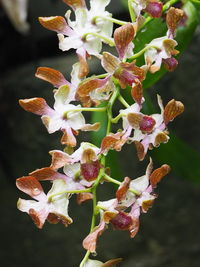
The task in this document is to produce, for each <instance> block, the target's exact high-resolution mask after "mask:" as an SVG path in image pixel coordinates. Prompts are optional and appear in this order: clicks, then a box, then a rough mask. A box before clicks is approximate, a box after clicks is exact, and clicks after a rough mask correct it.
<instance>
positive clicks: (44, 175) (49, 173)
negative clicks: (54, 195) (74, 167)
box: [29, 167, 66, 181]
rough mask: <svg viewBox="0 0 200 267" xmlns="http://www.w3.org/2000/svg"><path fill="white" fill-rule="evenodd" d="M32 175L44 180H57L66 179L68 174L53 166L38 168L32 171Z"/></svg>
mask: <svg viewBox="0 0 200 267" xmlns="http://www.w3.org/2000/svg"><path fill="white" fill-rule="evenodd" d="M29 174H30V175H31V176H33V177H35V178H36V179H37V180H39V181H44V180H56V179H64V180H65V179H66V175H64V174H61V173H59V172H57V171H55V170H54V169H52V168H51V167H45V168H41V169H37V170H35V171H33V172H31V173H29Z"/></svg>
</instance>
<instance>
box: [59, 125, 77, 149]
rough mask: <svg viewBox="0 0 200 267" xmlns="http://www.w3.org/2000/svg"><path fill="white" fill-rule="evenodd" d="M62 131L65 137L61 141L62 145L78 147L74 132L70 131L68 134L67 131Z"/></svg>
mask: <svg viewBox="0 0 200 267" xmlns="http://www.w3.org/2000/svg"><path fill="white" fill-rule="evenodd" d="M62 131H63V135H62V137H61V140H60V142H61V144H62V145H67V146H71V147H75V146H76V138H75V137H74V134H73V132H72V130H70V133H69V132H67V131H66V130H65V129H62Z"/></svg>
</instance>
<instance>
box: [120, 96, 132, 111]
mask: <svg viewBox="0 0 200 267" xmlns="http://www.w3.org/2000/svg"><path fill="white" fill-rule="evenodd" d="M118 100H119V101H120V102H121V103H122V105H124V106H125V107H126V108H129V107H130V105H129V104H128V103H127V102H126V100H125V99H124V98H123V97H122V96H121V95H119V96H118Z"/></svg>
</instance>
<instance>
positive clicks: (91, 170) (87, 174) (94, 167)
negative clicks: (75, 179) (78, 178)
mask: <svg viewBox="0 0 200 267" xmlns="http://www.w3.org/2000/svg"><path fill="white" fill-rule="evenodd" d="M99 169H100V164H99V161H98V160H97V161H92V162H88V163H83V164H81V175H82V176H83V178H84V179H85V180H87V181H88V182H90V181H93V180H95V179H96V178H97V176H98V174H99Z"/></svg>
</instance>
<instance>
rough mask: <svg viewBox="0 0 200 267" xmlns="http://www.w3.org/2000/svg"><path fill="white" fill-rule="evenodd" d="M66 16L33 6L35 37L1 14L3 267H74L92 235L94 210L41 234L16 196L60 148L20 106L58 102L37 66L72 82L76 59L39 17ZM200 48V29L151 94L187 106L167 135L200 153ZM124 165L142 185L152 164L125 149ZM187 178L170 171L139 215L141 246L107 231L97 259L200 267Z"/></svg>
mask: <svg viewBox="0 0 200 267" xmlns="http://www.w3.org/2000/svg"><path fill="white" fill-rule="evenodd" d="M66 10H67V7H66V5H65V4H63V3H62V1H60V0H43V1H30V5H29V17H28V20H29V22H30V25H31V28H30V33H29V34H28V35H26V36H22V35H20V34H19V33H18V32H17V31H15V29H14V28H13V26H12V25H11V23H10V21H9V20H8V19H7V17H6V14H5V12H4V11H3V10H2V9H0V25H1V28H0V39H1V49H0V59H1V60H0V69H1V71H0V115H1V128H0V129H1V132H0V135H1V139H0V140H1V145H0V177H1V191H0V192H1V193H0V205H1V220H0V225H1V227H0V237H1V239H0V240H1V245H0V246H1V247H0V255H1V256H0V258H1V266H3V267H13V266H21V265H23V266H30V267H37V266H41V265H43V266H48V267H53V266H56V265H57V266H67V267H75V266H78V264H79V262H80V261H81V258H82V257H83V255H84V250H83V249H82V247H81V242H82V240H83V238H84V237H85V236H86V235H87V233H88V230H89V226H88V225H89V224H90V216H89V214H91V205H90V203H85V204H83V205H82V206H77V205H76V203H75V199H74V198H72V200H71V203H70V211H69V213H70V216H71V217H72V218H73V219H74V223H73V224H72V225H71V226H69V227H68V228H65V227H64V226H63V225H59V224H58V225H49V224H48V223H47V224H45V226H44V228H43V229H42V230H38V229H37V228H36V227H35V226H34V224H33V222H32V221H31V219H30V218H29V216H28V215H27V214H24V213H21V212H20V211H18V210H17V209H16V202H17V199H18V198H19V197H22V198H23V197H25V196H24V195H23V194H22V193H21V192H19V191H18V189H16V187H15V179H16V178H18V177H21V176H23V175H27V174H28V172H30V171H33V170H35V169H36V168H41V167H44V166H48V165H49V163H50V156H49V155H48V151H49V150H52V149H62V147H61V145H60V144H59V138H60V134H59V133H56V134H53V135H49V134H48V133H47V131H46V129H45V128H44V127H43V125H42V123H41V120H40V119H39V117H37V116H34V115H32V114H30V113H27V112H24V111H23V110H22V109H21V108H20V107H19V105H18V99H20V98H29V97H34V96H38V97H44V98H46V99H47V101H48V102H49V103H52V87H51V86H50V85H49V84H48V83H45V82H43V81H40V80H38V79H36V78H35V77H34V73H35V70H36V68H37V67H38V66H48V67H53V68H55V69H58V70H60V71H61V72H63V73H64V74H65V75H66V77H69V73H70V72H71V65H72V63H73V62H75V61H76V57H75V54H74V53H73V51H72V52H71V51H70V52H68V53H63V52H62V51H60V50H59V49H58V42H57V37H56V34H54V33H52V32H49V31H47V30H45V29H43V28H42V27H41V26H40V25H39V23H38V22H37V17H38V16H51V15H64V13H65V12H66ZM109 10H111V11H114V13H115V14H116V15H115V17H118V18H121V19H124V20H125V19H127V18H126V16H127V15H126V13H125V10H124V9H123V8H122V6H121V5H120V4H118V5H115V3H114V1H112V5H110V8H109ZM199 47H200V37H199V29H198V30H197V31H196V34H195V36H194V37H193V40H192V42H191V44H190V46H189V47H188V49H187V52H185V54H184V55H183V56H182V57H181V59H180V62H179V67H178V68H177V70H176V71H175V72H174V73H168V74H167V75H165V77H164V78H162V79H161V81H159V82H158V83H157V84H156V85H155V86H154V87H153V88H151V89H149V95H150V97H151V99H152V101H155V99H156V94H157V93H159V94H160V95H161V96H162V98H163V100H164V102H165V103H166V102H167V101H168V100H169V99H171V98H175V99H177V100H181V101H182V102H184V104H185V112H184V114H183V115H182V116H180V117H179V118H177V119H176V121H175V122H173V123H172V124H171V125H170V127H169V129H170V130H174V131H175V132H176V134H177V136H179V137H180V138H181V139H182V140H183V141H185V142H187V144H189V145H190V146H191V147H192V148H193V149H194V150H196V151H199V150H200V142H199V136H200V126H199V125H200V124H199V121H200V116H199V99H200V91H199V84H200V75H199V60H200V50H199ZM92 67H93V70H94V73H98V71H99V70H98V66H97V65H95V64H93V65H92ZM88 136H89V135H88ZM169 142H170V141H169ZM175 153H179V151H178V150H177V151H176V150H175ZM185 156H187V155H185ZM168 157H169V158H170V157H171V155H170V154H169V155H168ZM194 160H196V158H194V159H193V158H192V157H191V158H189V159H188V162H187V165H188V166H187V168H188V170H190V168H191V162H192V161H194ZM166 163H168V162H166ZM119 164H120V166H121V168H122V170H123V172H124V175H126V176H127V175H128V176H130V177H131V178H136V177H138V176H140V175H143V174H144V170H145V166H146V164H147V162H142V163H138V160H137V158H136V155H135V150H134V148H133V147H132V146H126V148H124V149H123V151H122V152H121V157H120V162H119ZM155 165H156V166H157V165H159V163H158V162H155ZM196 166H198V163H197V162H196ZM184 167H185V166H184ZM191 171H192V170H191ZM187 178H188V177H187V175H186V174H185V175H183V176H182V177H180V176H178V175H177V174H176V172H174V171H172V172H171V174H170V175H168V177H167V178H166V179H164V180H163V181H162V183H160V185H159V188H158V190H157V192H158V194H159V198H158V199H157V200H156V202H155V204H154V206H153V208H152V209H151V210H150V211H149V212H148V213H147V214H143V215H142V216H141V226H140V231H139V234H138V235H137V236H136V237H135V239H133V240H130V239H129V237H128V234H127V232H119V231H113V230H112V229H109V230H107V231H106V232H105V233H104V234H103V235H102V237H101V238H100V240H99V243H98V250H97V251H98V256H97V259H99V260H102V261H106V260H109V259H111V258H116V257H123V258H124V262H123V263H122V264H121V265H119V266H125V267H147V266H148V267H161V266H162V267H168V266H171V267H188V266H191V267H197V266H199V265H200V241H199V240H200V231H199V225H200V213H199V208H200V204H199V198H200V187H199V184H195V183H192V182H191V181H190V180H188V179H187ZM199 180H200V177H199ZM111 189H112V187H111V186H108V185H106V186H105V185H103V186H102V188H101V189H100V190H99V195H100V197H99V199H100V200H103V199H108V198H110V197H113V194H114V192H113V191H112V190H111ZM25 198H26V197H25ZM27 199H28V197H27Z"/></svg>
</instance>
